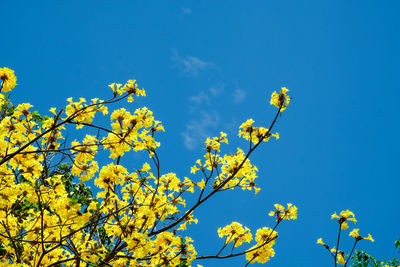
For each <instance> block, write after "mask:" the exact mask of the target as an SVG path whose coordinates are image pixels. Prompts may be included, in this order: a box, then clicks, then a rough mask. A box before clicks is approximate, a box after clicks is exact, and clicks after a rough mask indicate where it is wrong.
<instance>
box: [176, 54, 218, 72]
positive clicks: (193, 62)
mask: <svg viewBox="0 0 400 267" xmlns="http://www.w3.org/2000/svg"><path fill="white" fill-rule="evenodd" d="M172 60H173V61H174V62H175V63H176V66H177V68H178V69H179V70H180V71H181V72H183V73H186V74H190V75H193V76H197V75H198V74H199V72H200V71H204V70H206V69H208V68H211V67H214V64H213V63H211V62H207V61H203V60H201V59H200V58H198V57H193V56H187V57H181V56H180V55H179V53H178V51H177V50H174V51H173V55H172Z"/></svg>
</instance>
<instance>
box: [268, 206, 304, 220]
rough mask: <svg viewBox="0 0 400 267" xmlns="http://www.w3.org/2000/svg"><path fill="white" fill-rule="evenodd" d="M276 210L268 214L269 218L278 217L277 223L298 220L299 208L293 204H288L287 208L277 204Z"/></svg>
mask: <svg viewBox="0 0 400 267" xmlns="http://www.w3.org/2000/svg"><path fill="white" fill-rule="evenodd" d="M274 206H275V210H274V211H273V210H272V211H270V212H269V213H268V215H269V216H276V220H277V221H281V220H296V219H297V207H296V206H294V205H293V204H291V203H288V204H287V208H286V209H285V207H284V206H282V205H281V204H275V205H274Z"/></svg>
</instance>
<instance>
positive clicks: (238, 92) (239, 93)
mask: <svg viewBox="0 0 400 267" xmlns="http://www.w3.org/2000/svg"><path fill="white" fill-rule="evenodd" d="M232 96H233V102H235V103H237V104H239V103H242V102H243V100H244V99H245V98H246V91H245V90H243V89H241V88H236V89H235V90H234V91H233V95H232Z"/></svg>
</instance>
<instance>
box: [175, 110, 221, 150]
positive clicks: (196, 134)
mask: <svg viewBox="0 0 400 267" xmlns="http://www.w3.org/2000/svg"><path fill="white" fill-rule="evenodd" d="M199 115H200V118H198V119H191V120H190V121H189V123H188V124H187V125H186V129H185V131H184V132H183V133H182V137H183V144H184V145H185V147H186V148H188V149H190V150H193V149H195V148H196V147H198V146H199V145H200V144H201V143H202V142H204V141H205V139H206V138H207V137H208V136H210V133H211V132H212V130H215V128H216V127H217V126H218V124H219V121H220V118H219V114H218V112H216V111H207V112H206V111H200V113H199Z"/></svg>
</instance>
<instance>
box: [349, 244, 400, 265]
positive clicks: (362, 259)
mask: <svg viewBox="0 0 400 267" xmlns="http://www.w3.org/2000/svg"><path fill="white" fill-rule="evenodd" d="M394 246H395V247H396V248H397V252H398V253H400V239H397V240H396V241H395V243H394ZM352 259H353V260H354V262H353V264H352V265H351V266H352V267H381V266H383V267H397V266H400V263H399V259H398V258H394V259H393V260H389V261H385V260H376V259H375V258H374V257H373V256H371V255H370V254H368V253H366V252H365V251H362V250H360V251H358V250H356V251H355V255H354V256H352Z"/></svg>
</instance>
